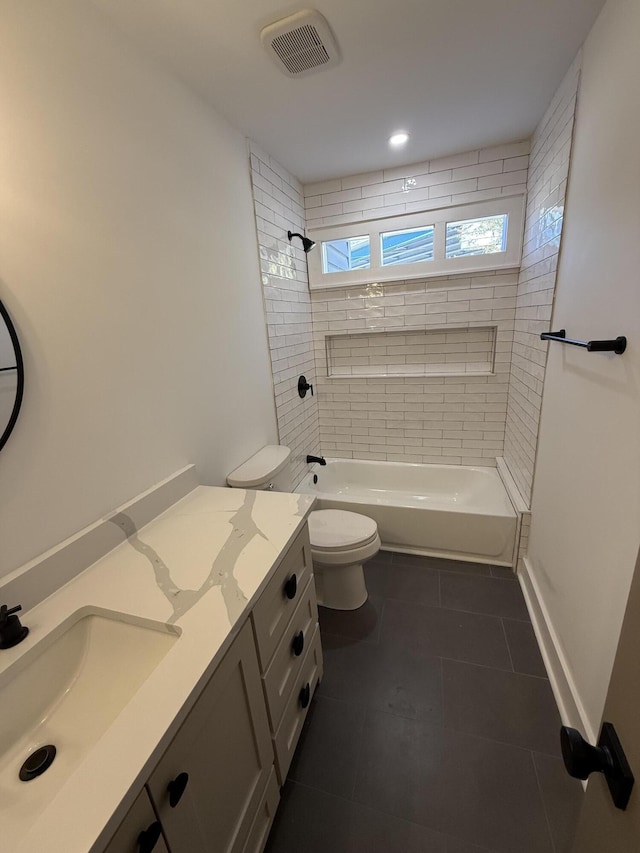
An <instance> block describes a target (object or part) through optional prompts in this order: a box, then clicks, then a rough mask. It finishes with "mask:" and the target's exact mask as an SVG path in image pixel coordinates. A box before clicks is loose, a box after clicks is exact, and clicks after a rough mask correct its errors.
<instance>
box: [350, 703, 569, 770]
mask: <svg viewBox="0 0 640 853" xmlns="http://www.w3.org/2000/svg"><path fill="white" fill-rule="evenodd" d="M371 711H373V713H376V714H384V715H385V716H386V717H394V718H396V719H401V720H407V721H408V722H410V723H418V724H420V725H427V726H431V727H432V728H434V729H442V730H443V731H445V730H446V731H447V732H455V733H457V734H461V735H465V737H470V738H475V739H476V740H481V741H483V742H484V743H495V744H497V745H498V746H507V747H509V749H517V750H518V751H519V752H528V753H530V754H531V755H532V754H533V753H534V752H537V753H538V754H539V755H544V756H546V757H547V758H560V755H559V754H554V753H552V752H545V751H544V749H532V748H531V747H530V746H520V745H519V744H517V743H509V741H506V740H497V739H496V738H492V737H487V736H486V735H479V734H477V733H476V732H467V731H464V729H456V728H453V727H452V726H445V725H444V724H440V723H431V722H429V721H428V720H416V719H408V718H407V717H398V715H397V714H393V713H392V712H391V711H380V710H379V709H367V713H369V712H371Z"/></svg>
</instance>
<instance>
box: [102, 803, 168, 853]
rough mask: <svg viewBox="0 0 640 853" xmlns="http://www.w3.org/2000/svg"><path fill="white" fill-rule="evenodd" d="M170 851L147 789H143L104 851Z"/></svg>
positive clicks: (133, 852) (105, 852) (106, 852)
mask: <svg viewBox="0 0 640 853" xmlns="http://www.w3.org/2000/svg"><path fill="white" fill-rule="evenodd" d="M151 851H153V853H168V851H167V846H166V844H165V843H164V839H163V837H162V835H161V834H160V824H159V823H158V820H157V818H156V816H155V814H154V811H153V809H152V807H151V803H150V801H149V797H148V796H147V792H146V791H142V792H141V793H140V795H139V796H138V798H137V800H136V801H135V803H134V804H133V805H132V806H131V809H130V810H129V812H128V813H127V816H126V817H125V819H124V820H123V821H122V823H121V824H120V826H119V827H118V830H117V832H116V834H115V835H114V836H113V838H112V839H111V841H110V842H109V844H107V846H106V848H105V851H104V853H151Z"/></svg>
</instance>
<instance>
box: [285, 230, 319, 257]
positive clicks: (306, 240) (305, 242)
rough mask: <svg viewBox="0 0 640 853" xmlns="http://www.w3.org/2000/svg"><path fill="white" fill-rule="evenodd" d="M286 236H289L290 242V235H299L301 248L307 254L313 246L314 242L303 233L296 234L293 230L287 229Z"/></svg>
mask: <svg viewBox="0 0 640 853" xmlns="http://www.w3.org/2000/svg"><path fill="white" fill-rule="evenodd" d="M287 237H288V238H289V242H291V238H292V237H299V238H300V239H301V240H302V248H303V249H304V250H305V252H306V253H307V254H308V253H309V252H310V251H311V250H312V249H313V247H314V246H315V242H314V241H313V240H310V239H309V238H308V237H305V236H304V235H303V234H298V233H297V232H294V231H287Z"/></svg>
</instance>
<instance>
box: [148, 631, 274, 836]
mask: <svg viewBox="0 0 640 853" xmlns="http://www.w3.org/2000/svg"><path fill="white" fill-rule="evenodd" d="M272 766H273V748H272V746H271V738H270V735H269V724H268V720H267V712H266V708H265V703H264V697H263V693H262V685H261V682H260V672H259V670H258V660H257V656H256V651H255V646H254V642H253V634H252V631H251V626H250V624H249V623H248V622H247V623H246V624H245V626H244V627H243V629H242V630H241V632H240V633H239V635H238V636H237V637H236V639H235V641H234V643H233V645H232V646H231V648H230V649H229V651H228V652H227V654H226V655H225V657H224V659H223V661H222V663H221V664H220V666H219V667H218V668H217V669H216V671H215V673H214V675H213V677H212V678H211V681H210V682H209V684H208V685H207V686H206V687H205V689H204V692H203V693H202V695H201V697H200V698H199V699H198V701H197V702H196V704H195V706H194V708H193V710H192V711H191V713H190V714H189V716H188V717H187V719H186V720H185V722H184V724H183V726H182V727H181V729H180V730H179V732H178V734H177V735H176V737H175V738H174V740H173V742H172V743H171V745H170V746H169V748H168V749H167V751H166V753H165V754H164V756H163V757H162V759H161V760H160V763H159V764H158V766H157V767H156V769H155V770H154V772H153V774H152V776H151V778H150V779H149V783H148V788H149V792H150V794H151V798H152V799H153V802H154V804H155V807H156V810H157V812H158V814H159V816H160V820H161V822H162V826H163V828H164V831H165V835H166V838H167V843H168V845H169V847H170V848H171V851H172V853H195V851H198V853H236V851H242V849H243V847H244V845H245V842H246V840H247V836H248V834H249V831H250V829H251V826H252V823H253V820H254V818H255V816H256V813H257V810H258V808H259V806H260V804H261V802H262V800H263V797H264V792H265V789H266V787H267V782H268V779H269V774H270V771H271V769H272Z"/></svg>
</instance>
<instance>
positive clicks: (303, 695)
mask: <svg viewBox="0 0 640 853" xmlns="http://www.w3.org/2000/svg"><path fill="white" fill-rule="evenodd" d="M310 699H311V685H310V684H309V682H307V683H306V684H305V686H304V687H303V688H302V690H301V691H300V695H299V696H298V701H299V702H300V707H301V708H306V707H307V705H308V704H309V700H310Z"/></svg>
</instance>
